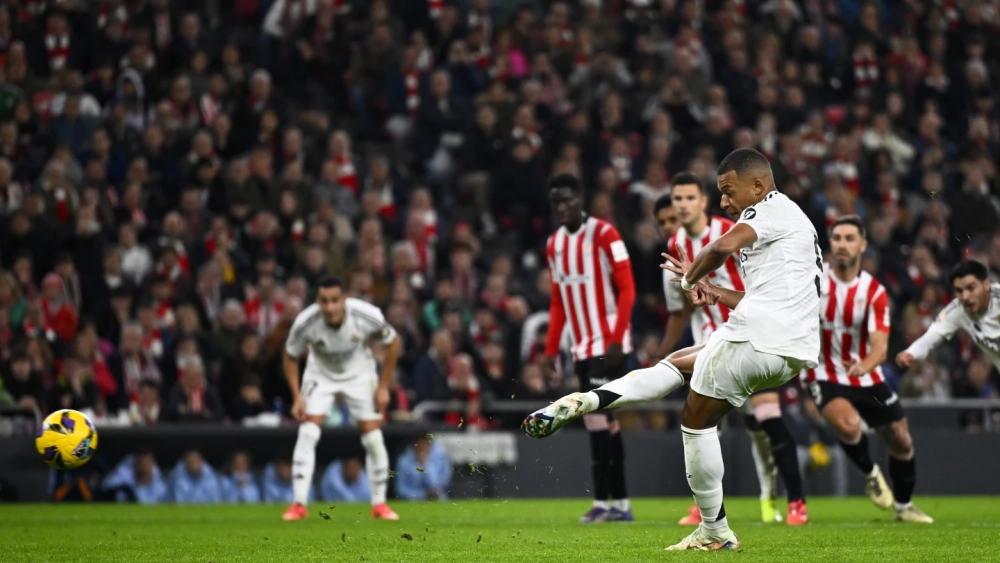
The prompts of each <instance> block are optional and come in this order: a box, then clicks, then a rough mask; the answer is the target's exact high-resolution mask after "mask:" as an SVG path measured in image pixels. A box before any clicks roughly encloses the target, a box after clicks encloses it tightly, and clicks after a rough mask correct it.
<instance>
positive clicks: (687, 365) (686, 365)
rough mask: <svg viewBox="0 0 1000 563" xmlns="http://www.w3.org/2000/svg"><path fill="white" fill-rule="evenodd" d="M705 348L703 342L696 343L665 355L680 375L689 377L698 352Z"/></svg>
mask: <svg viewBox="0 0 1000 563" xmlns="http://www.w3.org/2000/svg"><path fill="white" fill-rule="evenodd" d="M704 348H705V345H704V344H696V345H694V346H689V347H687V348H682V349H680V350H677V351H676V352H673V353H672V354H670V355H669V356H667V357H666V360H667V361H668V362H670V363H671V364H672V365H673V366H674V367H675V368H677V370H678V371H680V372H681V374H682V375H684V376H686V377H690V376H691V374H692V373H693V372H694V362H695V360H697V359H698V353H699V352H701V351H702V350H703V349H704Z"/></svg>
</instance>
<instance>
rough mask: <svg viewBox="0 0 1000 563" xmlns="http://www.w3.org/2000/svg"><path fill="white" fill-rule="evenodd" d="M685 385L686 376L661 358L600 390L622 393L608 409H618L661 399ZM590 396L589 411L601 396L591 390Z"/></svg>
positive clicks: (594, 407)
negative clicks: (654, 363)
mask: <svg viewBox="0 0 1000 563" xmlns="http://www.w3.org/2000/svg"><path fill="white" fill-rule="evenodd" d="M683 386H684V376H682V375H681V372H680V371H679V370H678V369H677V368H676V367H674V365H673V364H671V363H670V362H668V361H667V360H660V362H659V363H657V364H656V365H653V366H651V367H648V368H644V369H637V370H634V371H630V372H629V373H628V374H626V375H625V376H624V377H620V378H618V379H616V380H614V381H612V382H610V383H608V384H606V385H602V386H601V387H600V388H599V389H598V390H599V391H600V390H603V391H610V392H612V393H614V394H616V395H620V397H619V398H617V399H615V400H614V402H612V403H611V404H609V405H605V406H604V408H606V409H616V408H618V407H622V406H625V405H630V404H633V403H647V402H649V401H655V400H657V399H661V398H663V397H665V396H667V395H669V394H670V393H672V392H673V391H675V390H677V389H680V388H681V387H683ZM586 396H587V397H588V399H589V400H588V405H587V407H588V409H587V410H588V411H591V410H594V409H596V408H597V406H598V405H599V404H600V397H599V395H598V394H597V393H595V392H593V391H591V392H589V393H586Z"/></svg>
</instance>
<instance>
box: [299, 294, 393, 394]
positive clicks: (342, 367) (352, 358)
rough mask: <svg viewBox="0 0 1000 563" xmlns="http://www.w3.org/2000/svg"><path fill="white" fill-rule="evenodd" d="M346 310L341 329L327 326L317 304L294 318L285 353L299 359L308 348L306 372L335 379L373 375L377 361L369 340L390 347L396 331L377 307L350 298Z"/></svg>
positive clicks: (345, 305)
mask: <svg viewBox="0 0 1000 563" xmlns="http://www.w3.org/2000/svg"><path fill="white" fill-rule="evenodd" d="M344 308H345V313H344V322H343V323H341V325H340V327H339V328H333V327H331V326H329V325H327V324H326V322H325V321H324V320H323V313H322V312H321V311H320V309H319V304H318V303H313V304H312V305H310V306H308V307H306V308H305V309H303V310H302V312H301V313H299V315H298V316H297V317H295V322H294V323H293V324H292V329H291V331H290V332H289V334H288V340H287V341H286V342H285V351H286V352H288V354H289V355H290V356H292V357H296V358H298V357H301V356H302V354H303V353H304V352H305V351H306V350H307V349H308V350H309V358H308V359H307V360H306V372H318V373H319V374H321V375H323V376H326V377H328V378H330V379H334V380H344V379H351V378H353V377H356V376H359V375H363V374H370V373H374V371H375V369H376V365H375V358H374V357H373V356H372V352H371V348H370V347H369V346H368V340H369V339H370V338H377V339H378V340H380V341H381V342H382V343H383V344H389V343H390V342H392V341H393V339H395V338H396V331H395V330H393V328H392V326H390V325H389V323H387V322H386V320H385V317H384V316H383V315H382V311H381V310H380V309H379V308H378V307H376V306H374V305H371V304H370V303H366V302H364V301H362V300H360V299H355V298H353V297H348V298H347V300H346V303H345V304H344Z"/></svg>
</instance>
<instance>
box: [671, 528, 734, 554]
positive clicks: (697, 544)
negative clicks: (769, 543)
mask: <svg viewBox="0 0 1000 563" xmlns="http://www.w3.org/2000/svg"><path fill="white" fill-rule="evenodd" d="M739 548H740V538H738V537H736V534H734V533H733V531H732V530H726V531H725V532H723V534H722V537H721V538H712V537H709V535H708V533H707V531H706V530H705V528H704V527H703V526H698V529H697V530H695V531H693V532H691V535H689V536H688V537H686V538H684V539H682V540H681V541H680V542H679V543H676V544H674V545H672V546H670V547H668V548H667V549H666V550H667V551H721V550H736V549H739Z"/></svg>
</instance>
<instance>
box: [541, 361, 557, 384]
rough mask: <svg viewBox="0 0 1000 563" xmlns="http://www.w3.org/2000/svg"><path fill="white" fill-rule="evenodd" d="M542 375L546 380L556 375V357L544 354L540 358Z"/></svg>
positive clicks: (550, 379)
mask: <svg viewBox="0 0 1000 563" xmlns="http://www.w3.org/2000/svg"><path fill="white" fill-rule="evenodd" d="M542 376H543V377H545V380H546V381H552V380H553V379H554V378H555V376H556V357H555V356H545V357H544V358H542Z"/></svg>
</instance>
